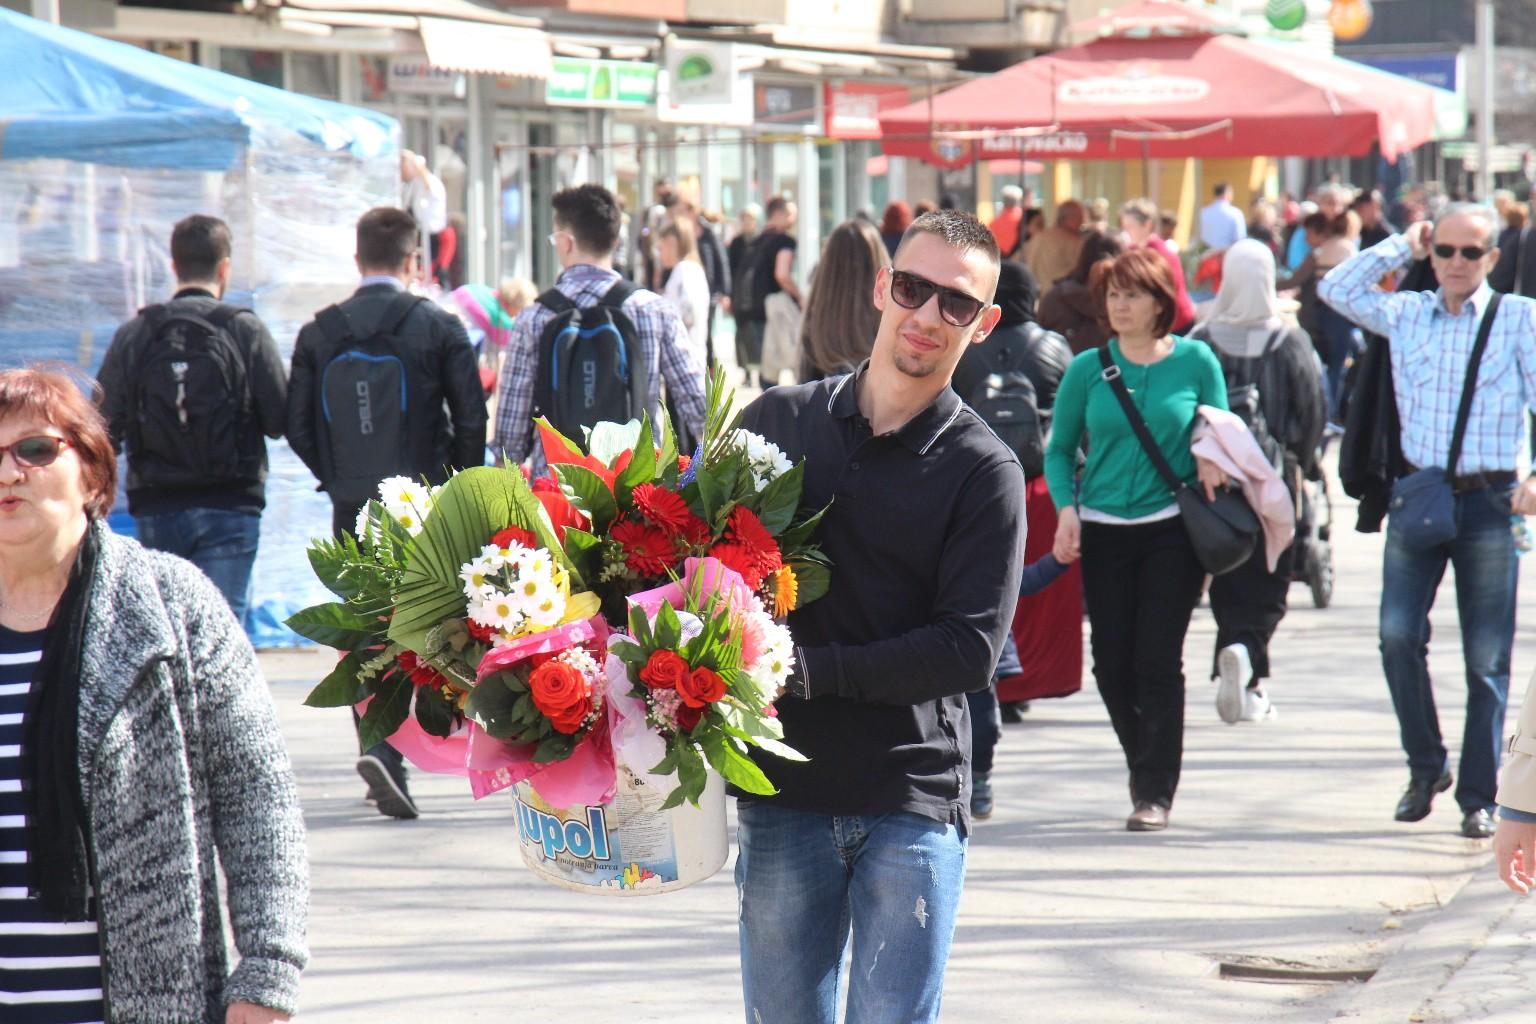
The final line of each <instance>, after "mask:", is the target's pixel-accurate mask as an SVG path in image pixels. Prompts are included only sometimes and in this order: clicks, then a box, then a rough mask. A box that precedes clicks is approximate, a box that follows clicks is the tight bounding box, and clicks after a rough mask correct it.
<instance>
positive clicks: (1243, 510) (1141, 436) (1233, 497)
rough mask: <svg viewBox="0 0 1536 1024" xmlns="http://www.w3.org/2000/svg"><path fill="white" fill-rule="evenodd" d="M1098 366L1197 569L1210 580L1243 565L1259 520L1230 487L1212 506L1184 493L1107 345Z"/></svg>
mask: <svg viewBox="0 0 1536 1024" xmlns="http://www.w3.org/2000/svg"><path fill="white" fill-rule="evenodd" d="M1099 362H1100V364H1101V365H1102V366H1103V367H1104V372H1103V373H1101V374H1100V376H1101V377H1103V378H1104V382H1105V383H1106V384H1108V385H1109V388H1110V390H1111V391H1113V392H1114V393H1115V398H1117V399H1119V401H1120V408H1121V409H1122V410H1123V411H1124V412H1125V418H1126V419H1127V420H1129V421H1130V424H1131V430H1133V431H1135V433H1136V440H1138V441H1140V442H1141V447H1142V450H1143V451H1145V452H1146V453H1147V458H1149V459H1151V460H1152V465H1153V466H1155V467H1157V472H1158V475H1159V476H1161V477H1162V478H1163V482H1164V483H1166V484H1167V485H1168V489H1169V490H1170V491H1172V492H1173V500H1174V501H1175V502H1176V503H1177V504H1178V506H1179V516H1180V517H1181V518H1182V519H1183V520H1184V530H1185V532H1186V533H1188V534H1189V542H1190V544H1191V546H1193V547H1194V549H1195V557H1196V558H1198V559H1199V560H1200V564H1201V566H1203V567H1204V568H1205V571H1206V572H1208V573H1210V574H1211V575H1212V576H1220V575H1221V574H1222V573H1227V572H1231V571H1232V570H1233V569H1236V568H1237V567H1238V566H1240V565H1242V564H1243V563H1244V562H1246V561H1248V559H1249V558H1250V557H1252V555H1253V549H1254V546H1255V545H1256V544H1257V543H1258V540H1259V517H1258V516H1256V515H1254V514H1253V509H1252V508H1250V507H1249V505H1248V502H1247V500H1246V499H1244V498H1243V492H1242V491H1239V490H1237V489H1236V488H1233V487H1222V488H1219V489H1218V490H1217V491H1216V500H1215V501H1207V500H1206V497H1205V494H1204V493H1203V492H1202V491H1201V490H1200V489H1198V488H1194V487H1190V486H1189V485H1188V484H1186V483H1185V482H1184V481H1183V480H1180V479H1179V477H1178V474H1176V473H1174V471H1173V467H1172V466H1170V465H1169V464H1168V459H1167V458H1166V457H1164V455H1163V453H1162V450H1161V449H1160V448H1158V447H1157V442H1156V441H1154V440H1153V439H1152V434H1151V432H1150V431H1148V430H1147V421H1146V420H1144V419H1142V418H1141V411H1140V410H1139V409H1137V408H1136V406H1135V405H1133V404H1132V403H1131V393H1130V392H1129V391H1127V390H1126V387H1125V381H1124V380H1122V379H1121V374H1120V367H1118V366H1116V365H1115V361H1114V358H1113V357H1112V356H1111V355H1110V354H1109V346H1108V345H1102V346H1100V347H1099Z"/></svg>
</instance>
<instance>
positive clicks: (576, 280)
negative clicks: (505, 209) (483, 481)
mask: <svg viewBox="0 0 1536 1024" xmlns="http://www.w3.org/2000/svg"><path fill="white" fill-rule="evenodd" d="M618 279H619V275H618V274H617V273H616V272H614V271H612V270H604V269H602V268H601V267H594V266H592V265H590V264H586V263H580V264H577V265H576V266H573V267H568V268H567V269H566V270H565V272H564V273H562V274H561V275H560V278H559V280H557V281H556V282H555V287H556V288H558V289H560V291H561V293H562V294H564V295H565V297H566V298H568V299H570V300H571V301H572V302H574V303H575V304H576V305H577V306H580V307H581V308H583V309H585V308H586V307H588V306H593V305H596V304H597V301H598V299H601V298H602V297H603V296H604V295H605V294H606V293H607V291H608V289H609V288H611V287H613V283H614V282H615V281H617V280H618ZM623 308H624V313H625V314H626V315H627V316H628V317H629V318H630V320H631V321H632V322H633V323H634V325H635V330H636V332H638V333H639V335H640V348H641V351H642V352H643V353H644V358H645V368H646V373H647V374H648V375H649V379H650V389H649V397H648V398H647V399H646V408H647V410H649V412H650V416H651V422H653V423H654V422H656V420H657V418H658V417H659V416H660V415H661V382H662V379H663V378H665V380H666V382H667V393H668V394H669V395H671V396H672V401H673V403H674V405H675V406H676V407H677V411H678V415H680V416H681V417H682V418H683V420H684V422H685V423H686V424H687V426H688V429H689V430H691V431H693V433H694V436H695V437H699V436H702V435H703V433H704V372H703V370H702V369H700V368H699V367H698V366H697V365H695V363H694V361H693V357H692V356H691V355H689V353H688V329H687V328H686V327H684V326H683V321H682V319H681V318H680V317H679V316H678V315H677V310H676V309H675V308H674V307H673V306H672V305H671V304H670V303H668V302H667V301H666V300H665V299H663V298H662V297H661V296H660V295H657V294H656V293H655V292H650V291H646V290H645V289H643V288H642V289H640V290H639V291H637V292H635V293H634V294H633V295H631V296H630V297H629V298H628V299H627V300H625V302H624V307H623ZM554 315H555V314H554V313H553V312H551V311H550V310H548V309H545V308H544V307H543V306H542V305H539V304H538V303H535V304H533V305H531V306H529V307H528V308H527V309H525V310H523V311H522V312H521V313H520V314H518V317H517V319H516V320H515V321H514V322H513V324H512V337H511V340H510V341H509V342H508V344H507V357H506V364H505V366H504V367H503V368H502V371H501V385H500V388H499V390H498V393H497V397H496V437H495V441H494V443H493V445H492V448H493V450H494V451H496V452H498V453H499V454H504V455H505V457H506V458H508V459H510V460H511V461H512V462H513V463H515V464H519V465H520V464H521V463H522V462H523V460H525V459H527V458H528V457H529V456H530V455H532V456H533V467H532V468H533V470H534V471H535V473H542V472H543V471H544V453H543V451H542V450H541V449H540V448H539V446H538V445H536V444H534V437H533V434H534V431H533V383H534V381H533V378H534V375H535V374H536V373H538V369H539V354H538V346H539V338H540V337H542V336H543V334H544V325H545V324H547V323H549V320H550V318H551V317H553V316H554ZM658 370H659V371H660V372H658Z"/></svg>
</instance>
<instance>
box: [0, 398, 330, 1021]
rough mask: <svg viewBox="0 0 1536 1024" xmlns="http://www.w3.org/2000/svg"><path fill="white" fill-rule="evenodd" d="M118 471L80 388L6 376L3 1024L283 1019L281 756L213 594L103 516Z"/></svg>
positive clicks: (285, 948)
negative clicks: (229, 940)
mask: <svg viewBox="0 0 1536 1024" xmlns="http://www.w3.org/2000/svg"><path fill="white" fill-rule="evenodd" d="M116 465H117V462H116V456H115V454H114V452H113V449H112V444H111V441H110V440H109V438H108V435H107V430H106V426H105V424H104V423H103V422H102V419H101V417H100V416H99V415H98V414H97V412H96V409H95V408H94V407H93V406H92V405H91V403H90V402H89V401H88V400H87V399H86V397H85V396H84V395H83V394H82V393H81V390H80V388H79V387H77V386H76V384H75V382H74V381H73V380H72V379H71V378H70V377H68V376H66V375H64V374H60V373H51V372H40V371H36V370H6V371H3V372H0V1019H3V1020H5V1021H16V1022H34V1021H38V1022H40V1021H49V1022H55V1024H75V1022H84V1021H106V1022H156V1024H173V1022H174V1024H267V1022H270V1021H286V1020H288V1017H289V1015H290V1014H291V1013H293V1012H294V1009H295V1002H296V996H297V989H298V979H299V972H300V971H301V970H302V969H303V967H304V965H305V962H306V961H307V959H308V951H307V949H306V946H305V938H304V925H305V916H306V912H307V908H308V900H309V878H308V862H307V859H306V854H305V848H304V824H303V818H302V816H301V814H300V811H299V802H298V797H297V794H296V793H295V790H294V784H293V774H292V770H291V768H290V766H289V762H288V754H287V750H286V749H285V747H284V745H283V738H282V734H281V733H280V732H279V731H278V726H277V719H276V716H275V714H274V711H273V707H272V701H271V698H270V696H269V695H268V692H267V688H266V685H265V683H264V681H263V680H262V678H261V674H260V672H259V671H258V669H257V665H256V659H255V655H254V653H253V652H252V650H251V646H250V644H249V643H248V642H247V640H246V638H245V635H244V633H243V632H242V631H241V630H240V627H239V626H238V624H237V623H236V622H235V620H234V617H233V616H232V615H231V614H230V612H229V608H228V606H227V605H226V604H225V602H224V599H223V598H222V597H221V596H220V594H219V591H218V590H216V589H215V588H214V586H213V585H212V584H211V583H209V581H208V580H207V579H206V578H205V577H204V576H203V575H202V574H201V573H199V572H198V571H197V570H196V569H195V568H193V567H192V566H191V565H189V564H188V563H186V562H184V561H181V560H180V559H177V558H173V557H171V556H169V555H164V554H160V553H157V552H152V551H147V550H145V549H144V548H142V547H140V546H139V545H138V544H137V543H136V542H134V541H132V540H129V539H127V538H123V537H118V536H116V535H114V534H112V533H111V532H110V531H109V530H108V529H107V528H106V526H105V524H104V523H103V522H102V518H103V517H104V516H105V514H106V512H107V509H108V508H109V507H110V506H111V504H112V499H113V495H114V493H115V489H116V487H115V485H116ZM219 864H222V866H223V875H224V880H225V882H226V883H227V885H226V888H227V891H228V894H229V914H228V917H229V924H230V926H231V931H232V933H233V935H234V939H235V945H236V947H237V950H238V954H239V959H238V962H237V963H236V964H235V966H234V969H233V970H230V966H229V955H228V951H227V949H226V944H225V939H224V927H225V913H224V907H223V905H222V900H221V897H220V887H219V875H218V866H217V865H219Z"/></svg>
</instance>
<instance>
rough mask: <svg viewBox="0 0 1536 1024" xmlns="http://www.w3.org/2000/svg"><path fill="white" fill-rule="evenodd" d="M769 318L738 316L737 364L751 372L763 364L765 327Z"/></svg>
mask: <svg viewBox="0 0 1536 1024" xmlns="http://www.w3.org/2000/svg"><path fill="white" fill-rule="evenodd" d="M767 325H768V321H767V320H753V319H751V318H749V317H740V316H739V317H737V318H736V365H737V366H739V367H741V368H742V369H743V370H747V371H748V372H751V371H752V370H756V369H757V368H758V367H760V366H762V365H763V328H764V327H766V326H767Z"/></svg>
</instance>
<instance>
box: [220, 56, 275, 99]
mask: <svg viewBox="0 0 1536 1024" xmlns="http://www.w3.org/2000/svg"><path fill="white" fill-rule="evenodd" d="M219 70H220V71H222V72H224V73H225V74H226V75H236V76H238V77H240V78H245V79H249V80H250V81H252V82H260V83H261V84H262V85H270V86H272V87H273V88H274V89H281V88H282V87H283V54H282V52H281V51H280V50H245V49H241V48H240V47H237V46H221V47H219Z"/></svg>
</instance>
